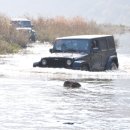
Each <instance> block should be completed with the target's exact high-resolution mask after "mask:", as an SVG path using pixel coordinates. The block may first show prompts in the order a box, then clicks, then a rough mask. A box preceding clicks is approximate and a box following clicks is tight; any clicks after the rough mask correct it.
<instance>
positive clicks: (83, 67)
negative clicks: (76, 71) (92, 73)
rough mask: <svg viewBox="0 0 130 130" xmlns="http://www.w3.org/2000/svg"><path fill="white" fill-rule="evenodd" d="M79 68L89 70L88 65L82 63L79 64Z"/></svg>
mask: <svg viewBox="0 0 130 130" xmlns="http://www.w3.org/2000/svg"><path fill="white" fill-rule="evenodd" d="M80 70H83V71H89V67H88V65H85V64H83V65H81V68H80Z"/></svg>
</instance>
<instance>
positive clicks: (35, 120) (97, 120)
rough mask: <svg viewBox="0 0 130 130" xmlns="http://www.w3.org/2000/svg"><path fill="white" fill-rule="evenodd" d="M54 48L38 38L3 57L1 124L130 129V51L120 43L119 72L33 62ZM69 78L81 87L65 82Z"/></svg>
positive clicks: (13, 129) (5, 127)
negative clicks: (68, 67) (42, 43)
mask: <svg viewBox="0 0 130 130" xmlns="http://www.w3.org/2000/svg"><path fill="white" fill-rule="evenodd" d="M123 44H124V43H123ZM127 44H128V43H126V45H127ZM49 48H51V47H50V45H41V44H35V45H34V44H33V45H32V46H31V45H30V46H29V47H28V48H27V49H26V50H23V51H21V52H20V53H19V54H14V55H5V56H1V57H0V104H1V105H0V115H1V116H0V129H1V130H18V129H19V130H27V129H30V130H36V129H38V130H51V129H53V130H87V129H88V130H89V129H91V130H104V129H105V130H111V129H112V130H119V129H121V130H128V129H130V123H129V122H130V112H129V110H130V87H129V86H130V80H129V79H130V77H129V76H130V69H129V67H130V62H129V56H130V54H127V56H126V54H124V53H122V52H123V51H122V50H121V48H119V49H118V57H119V64H120V68H119V70H117V71H113V72H112V71H107V72H86V71H79V70H67V69H58V68H56V69H53V68H33V67H32V64H33V62H35V61H37V59H39V58H41V57H43V55H44V56H45V55H48V54H49V52H48V50H49ZM126 61H127V62H126ZM65 80H72V81H77V82H79V83H80V84H81V87H80V88H66V87H63V83H64V81H65Z"/></svg>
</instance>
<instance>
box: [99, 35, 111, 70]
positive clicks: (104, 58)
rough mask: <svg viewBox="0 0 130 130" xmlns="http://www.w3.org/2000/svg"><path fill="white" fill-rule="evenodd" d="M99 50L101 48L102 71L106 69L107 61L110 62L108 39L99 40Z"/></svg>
mask: <svg viewBox="0 0 130 130" xmlns="http://www.w3.org/2000/svg"><path fill="white" fill-rule="evenodd" d="M98 43H99V48H100V51H101V52H100V54H101V68H102V70H104V69H105V66H106V63H107V60H108V55H109V52H108V45H107V39H106V37H103V38H100V39H98Z"/></svg>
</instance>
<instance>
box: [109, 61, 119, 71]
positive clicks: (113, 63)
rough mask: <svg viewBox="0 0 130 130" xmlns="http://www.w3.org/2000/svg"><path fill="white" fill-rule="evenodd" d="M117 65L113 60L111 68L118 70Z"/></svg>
mask: <svg viewBox="0 0 130 130" xmlns="http://www.w3.org/2000/svg"><path fill="white" fill-rule="evenodd" d="M117 68H118V67H117V65H116V63H115V62H112V63H111V65H110V70H117Z"/></svg>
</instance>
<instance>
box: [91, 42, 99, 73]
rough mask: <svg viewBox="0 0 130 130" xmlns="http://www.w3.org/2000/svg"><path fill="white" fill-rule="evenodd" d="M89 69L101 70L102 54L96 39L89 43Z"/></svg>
mask: <svg viewBox="0 0 130 130" xmlns="http://www.w3.org/2000/svg"><path fill="white" fill-rule="evenodd" d="M90 55H91V56H90V57H91V70H92V71H99V70H102V66H101V63H102V56H101V51H100V48H99V44H98V41H97V40H93V41H92V45H91V54H90Z"/></svg>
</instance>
